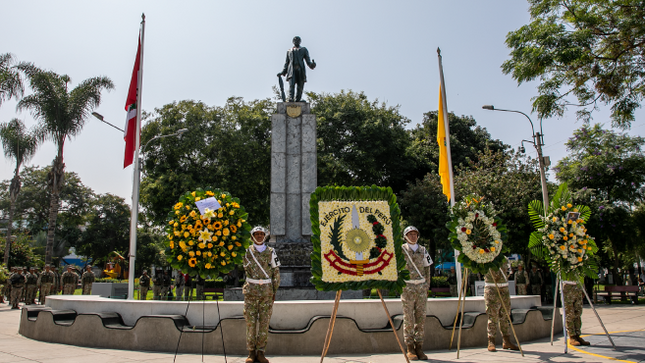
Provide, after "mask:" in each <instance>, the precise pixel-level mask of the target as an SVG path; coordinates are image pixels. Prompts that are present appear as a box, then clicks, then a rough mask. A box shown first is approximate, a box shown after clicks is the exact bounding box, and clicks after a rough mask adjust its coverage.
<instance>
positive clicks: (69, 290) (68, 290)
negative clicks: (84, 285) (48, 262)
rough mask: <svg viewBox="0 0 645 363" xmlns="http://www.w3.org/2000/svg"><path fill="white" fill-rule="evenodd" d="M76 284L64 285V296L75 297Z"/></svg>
mask: <svg viewBox="0 0 645 363" xmlns="http://www.w3.org/2000/svg"><path fill="white" fill-rule="evenodd" d="M75 290H76V284H63V295H74V291H75Z"/></svg>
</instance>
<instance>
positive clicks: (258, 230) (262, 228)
mask: <svg viewBox="0 0 645 363" xmlns="http://www.w3.org/2000/svg"><path fill="white" fill-rule="evenodd" d="M255 232H263V233H264V241H266V240H267V239H268V238H269V234H270V233H269V230H268V229H266V228H264V227H262V226H256V227H253V229H252V230H251V236H253V234H254V233H255ZM264 241H262V242H264Z"/></svg>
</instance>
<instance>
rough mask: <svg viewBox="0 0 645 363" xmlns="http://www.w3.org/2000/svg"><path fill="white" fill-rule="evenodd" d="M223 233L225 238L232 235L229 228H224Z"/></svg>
mask: <svg viewBox="0 0 645 363" xmlns="http://www.w3.org/2000/svg"><path fill="white" fill-rule="evenodd" d="M222 233H224V235H225V236H228V235H229V234H230V231H229V230H228V228H224V230H223V231H222Z"/></svg>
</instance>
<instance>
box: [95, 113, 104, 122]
mask: <svg viewBox="0 0 645 363" xmlns="http://www.w3.org/2000/svg"><path fill="white" fill-rule="evenodd" d="M92 116H94V117H96V118H97V119H99V120H101V121H105V120H104V119H103V115H101V114H100V113H98V112H92Z"/></svg>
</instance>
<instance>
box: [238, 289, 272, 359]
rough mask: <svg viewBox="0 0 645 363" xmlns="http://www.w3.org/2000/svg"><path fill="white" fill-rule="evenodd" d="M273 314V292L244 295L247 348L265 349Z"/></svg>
mask: <svg viewBox="0 0 645 363" xmlns="http://www.w3.org/2000/svg"><path fill="white" fill-rule="evenodd" d="M271 314H273V294H269V295H250V294H248V295H244V319H245V320H246V349H247V350H249V351H252V350H257V351H264V349H265V348H266V346H267V339H268V337H269V322H270V321H271Z"/></svg>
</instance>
